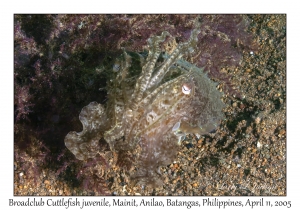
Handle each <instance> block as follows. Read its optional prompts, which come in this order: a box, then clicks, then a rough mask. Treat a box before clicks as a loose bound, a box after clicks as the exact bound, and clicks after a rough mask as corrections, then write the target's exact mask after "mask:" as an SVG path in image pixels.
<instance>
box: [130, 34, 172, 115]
mask: <svg viewBox="0 0 300 210" xmlns="http://www.w3.org/2000/svg"><path fill="white" fill-rule="evenodd" d="M169 35H170V34H169V32H167V31H164V32H162V34H161V36H155V37H151V38H149V39H148V45H149V47H150V50H149V55H148V57H147V60H146V64H145V65H144V66H143V68H142V73H141V76H140V77H139V78H138V80H137V83H136V85H135V89H134V92H133V95H132V99H133V100H132V103H131V106H130V109H132V110H136V109H137V107H138V106H137V103H138V102H139V101H140V100H141V99H142V97H143V93H144V92H145V90H146V89H147V86H148V83H149V80H150V79H151V75H152V73H153V70H154V69H155V68H154V67H155V64H156V61H157V59H158V57H159V55H160V53H161V50H160V46H159V44H160V43H161V42H163V41H164V40H165V39H166V37H167V36H169Z"/></svg>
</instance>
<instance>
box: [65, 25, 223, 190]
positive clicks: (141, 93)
mask: <svg viewBox="0 0 300 210" xmlns="http://www.w3.org/2000/svg"><path fill="white" fill-rule="evenodd" d="M198 34H199V30H197V29H195V30H194V31H193V32H192V34H191V37H190V39H189V40H188V41H187V42H185V43H182V44H179V45H178V47H177V48H176V49H175V50H174V51H173V52H172V53H171V55H167V54H163V55H161V52H160V43H162V42H163V41H164V40H165V38H166V36H168V35H169V33H168V32H163V33H162V34H161V36H154V37H151V38H149V39H148V45H149V53H148V56H147V59H146V60H143V58H144V56H142V55H139V54H135V55H138V56H137V57H140V65H141V66H142V70H141V72H140V76H139V77H138V78H137V77H136V75H134V74H135V68H136V66H135V65H133V59H135V58H134V56H131V55H129V54H128V53H126V52H125V51H124V53H123V57H122V58H119V59H117V60H116V63H115V65H114V67H113V71H114V72H116V78H115V79H114V80H112V81H111V82H110V83H109V84H108V87H109V91H108V98H109V101H108V103H107V109H106V110H105V109H104V107H103V106H102V105H100V104H98V103H96V102H92V103H90V104H89V105H88V106H86V107H84V108H83V109H82V111H81V113H80V116H79V119H80V121H81V122H82V124H83V131H82V132H79V133H77V132H75V131H73V132H70V133H69V134H68V135H67V136H66V138H65V144H66V146H67V148H68V149H69V150H70V151H71V152H72V153H73V154H74V155H75V156H76V157H77V158H78V159H80V160H84V159H87V158H92V157H94V156H95V155H96V154H97V151H98V150H99V148H98V142H99V139H100V138H102V137H104V139H105V140H106V142H107V143H108V144H109V146H110V149H111V150H112V151H114V152H117V153H120V154H121V153H123V154H124V152H128V151H129V152H131V153H135V154H134V155H133V156H132V157H131V158H133V160H132V164H133V165H134V166H135V169H136V170H135V171H136V172H134V174H132V176H131V177H132V180H133V183H137V182H139V183H141V184H151V185H153V186H157V185H161V184H162V181H161V180H160V178H159V177H160V173H159V168H160V166H165V165H167V164H170V163H171V162H172V161H174V159H175V157H176V154H177V152H178V149H179V145H180V141H181V140H182V139H183V138H184V136H185V135H186V134H189V133H195V134H198V135H203V134H206V133H208V132H210V131H212V130H214V129H215V128H216V127H217V126H218V124H219V122H220V120H221V119H223V114H222V108H224V104H223V102H222V101H221V93H220V92H218V91H217V90H216V84H215V83H214V82H212V81H211V80H210V79H209V78H208V77H207V76H206V74H204V73H203V71H202V69H200V68H198V67H196V66H194V65H192V64H190V63H188V62H186V61H184V60H182V59H181V57H182V56H184V55H185V54H187V53H192V52H193V51H194V47H195V46H196V43H197V41H198V38H197V37H198ZM159 56H160V57H159ZM159 58H160V59H159ZM158 60H160V62H158ZM122 157H123V156H122Z"/></svg>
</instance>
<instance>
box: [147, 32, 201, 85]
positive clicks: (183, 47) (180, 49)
mask: <svg viewBox="0 0 300 210" xmlns="http://www.w3.org/2000/svg"><path fill="white" fill-rule="evenodd" d="M199 33H200V30H199V29H194V30H193V31H192V33H191V36H190V38H189V40H188V41H187V42H184V43H181V44H179V45H178V46H177V48H176V49H175V50H174V51H173V52H172V54H171V55H170V56H169V57H168V58H167V59H166V61H165V62H164V63H163V64H162V66H161V67H160V69H159V70H158V71H157V72H156V73H155V75H154V76H152V78H151V80H150V82H149V84H148V87H147V89H150V88H152V87H153V86H155V85H157V84H158V83H159V82H160V81H161V80H162V78H163V77H164V76H165V74H166V73H167V72H168V71H169V69H170V67H171V66H172V65H173V64H174V63H176V61H177V60H178V59H179V58H180V57H181V56H182V55H184V54H185V53H186V52H188V51H191V52H192V51H193V50H194V46H196V44H197V41H198V34H199Z"/></svg>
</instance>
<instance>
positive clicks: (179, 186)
mask: <svg viewBox="0 0 300 210" xmlns="http://www.w3.org/2000/svg"><path fill="white" fill-rule="evenodd" d="M248 17H249V18H250V19H251V21H252V22H251V24H250V27H249V31H250V32H251V33H253V35H254V37H255V40H256V42H257V44H258V46H259V47H258V49H257V50H256V51H254V52H250V51H244V52H243V60H242V63H241V65H240V66H238V67H236V68H229V69H224V71H225V72H226V73H227V74H228V75H230V77H231V81H232V84H237V86H238V88H239V90H240V91H241V93H242V94H243V99H238V98H234V97H224V101H225V102H226V104H227V105H228V106H227V108H226V110H224V113H225V115H226V119H225V120H224V121H223V122H222V123H221V125H220V127H219V128H218V129H217V131H216V132H215V133H212V134H209V135H206V136H203V137H201V138H200V139H197V140H196V139H195V138H194V137H190V140H186V141H184V142H183V144H182V145H181V150H180V152H179V154H178V156H177V159H176V160H174V163H172V164H171V165H168V166H167V167H163V168H162V170H161V173H162V176H163V180H164V185H163V186H161V187H160V188H156V189H152V188H151V187H147V186H143V187H141V186H135V187H130V186H129V185H128V179H129V178H128V177H127V175H126V172H124V170H123V169H120V168H118V167H110V168H107V169H105V170H103V174H102V177H103V180H102V186H103V189H102V190H100V191H95V190H88V189H85V188H83V187H82V186H81V185H80V180H77V179H76V175H74V173H75V172H74V171H76V170H78V168H76V163H78V162H76V161H77V160H73V162H72V161H71V162H72V163H71V164H66V166H65V168H63V167H64V164H63V163H62V162H61V160H62V159H63V158H62V157H58V158H52V159H51V158H49V159H45V158H47V155H49V154H51V153H53V154H58V155H59V154H60V153H61V151H57V148H55V147H54V146H47V144H46V145H45V144H44V143H43V140H42V139H38V136H35V135H33V134H32V133H34V130H26V129H25V127H22V126H21V125H20V124H21V123H19V124H17V123H16V124H15V151H14V152H15V153H16V154H15V159H14V195H35V196H44V195H66V196H67V195H101V194H108V195H189V196H191V195H206V196H224V195H229V196H238V195H261V196H272V195H280V196H284V195H286V193H287V192H286V190H287V189H286V157H287V151H286V140H287V139H286V135H287V133H286V15H281V14H279V15H271V14H270V15H249V16H248ZM76 115H77V116H78V113H77V114H76ZM56 118H57V116H54V117H53V118H52V121H54V122H56V121H57V120H58V119H56ZM77 119H78V118H77ZM37 127H38V126H37ZM22 129H23V130H22ZM24 129H25V130H24ZM49 130H51V132H53V133H55V132H56V130H55V126H51V127H49ZM78 130H80V124H79V127H78ZM22 133H23V134H22ZM24 135H27V137H28V138H34V140H33V139H31V140H30V142H31V146H30V152H26V151H27V150H26V149H28V148H29V147H28V145H25V146H24V147H26V148H24V147H22V144H21V143H20V138H24ZM18 138H19V139H18ZM24 141H25V140H24ZM57 141H61V143H58V144H59V145H63V141H64V139H63V138H62V139H60V140H59V139H57ZM21 142H22V141H21ZM66 153H69V151H66V150H64V153H61V156H63V155H64V154H66ZM58 155H57V156H58ZM67 155H68V157H69V158H71V157H72V154H67ZM37 157H38V158H37ZM72 158H73V157H72ZM41 160H42V161H41ZM55 160H58V162H59V164H60V166H59V167H58V166H57V167H56V166H53V165H55V164H56V162H55ZM43 161H44V162H45V163H44V162H43ZM51 161H52V162H51ZM41 164H45V166H44V167H39V166H40V165H41ZM61 168H63V169H61ZM58 170H61V171H63V172H61V171H59V172H58ZM79 173H80V172H79ZM70 174H71V175H70ZM72 174H73V176H72Z"/></svg>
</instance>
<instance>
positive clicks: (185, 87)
mask: <svg viewBox="0 0 300 210" xmlns="http://www.w3.org/2000/svg"><path fill="white" fill-rule="evenodd" d="M191 91H192V87H191V85H189V84H186V83H185V84H183V85H182V92H183V93H184V94H185V95H189V94H190V93H191Z"/></svg>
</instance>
